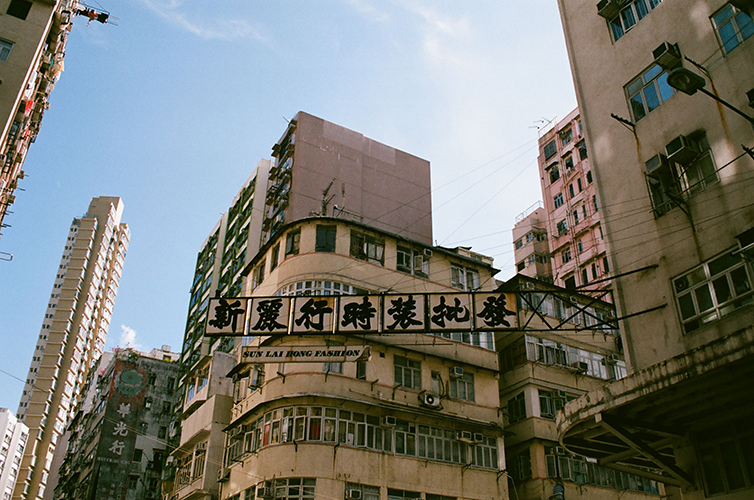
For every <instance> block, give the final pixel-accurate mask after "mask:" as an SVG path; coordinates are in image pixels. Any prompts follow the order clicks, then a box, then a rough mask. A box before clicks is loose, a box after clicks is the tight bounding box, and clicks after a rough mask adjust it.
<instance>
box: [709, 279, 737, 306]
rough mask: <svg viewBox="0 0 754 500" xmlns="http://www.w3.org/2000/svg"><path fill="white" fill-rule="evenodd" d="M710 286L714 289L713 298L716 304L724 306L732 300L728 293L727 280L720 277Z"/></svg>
mask: <svg viewBox="0 0 754 500" xmlns="http://www.w3.org/2000/svg"><path fill="white" fill-rule="evenodd" d="M712 286H713V287H714V288H715V298H716V299H717V304H718V305H720V304H724V303H726V302H728V301H729V300H731V299H732V298H733V295H732V294H731V293H730V286H729V285H728V278H727V277H726V276H721V277H719V278H717V279H716V280H715V281H713V282H712Z"/></svg>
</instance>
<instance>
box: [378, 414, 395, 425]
mask: <svg viewBox="0 0 754 500" xmlns="http://www.w3.org/2000/svg"><path fill="white" fill-rule="evenodd" d="M396 423H397V419H396V418H395V417H393V416H392V415H385V416H384V417H382V418H381V419H380V426H381V427H395V424H396Z"/></svg>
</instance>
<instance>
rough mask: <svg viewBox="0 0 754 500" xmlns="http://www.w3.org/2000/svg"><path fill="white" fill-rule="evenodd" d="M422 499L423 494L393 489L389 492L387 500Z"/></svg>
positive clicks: (389, 489)
mask: <svg viewBox="0 0 754 500" xmlns="http://www.w3.org/2000/svg"><path fill="white" fill-rule="evenodd" d="M420 498H421V493H416V492H414V491H403V490H394V489H393V488H388V490H387V500H419V499H420Z"/></svg>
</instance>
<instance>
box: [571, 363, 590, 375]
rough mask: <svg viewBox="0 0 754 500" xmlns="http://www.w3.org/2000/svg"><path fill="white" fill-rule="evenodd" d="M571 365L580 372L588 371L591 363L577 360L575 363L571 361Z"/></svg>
mask: <svg viewBox="0 0 754 500" xmlns="http://www.w3.org/2000/svg"><path fill="white" fill-rule="evenodd" d="M571 367H572V368H575V369H576V371H578V372H579V373H586V372H587V370H589V365H588V364H587V363H586V361H576V362H574V363H571Z"/></svg>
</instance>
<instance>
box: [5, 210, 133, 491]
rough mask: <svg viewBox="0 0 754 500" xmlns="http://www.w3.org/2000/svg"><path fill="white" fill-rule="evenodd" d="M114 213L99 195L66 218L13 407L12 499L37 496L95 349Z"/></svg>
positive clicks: (114, 245) (107, 313)
mask: <svg viewBox="0 0 754 500" xmlns="http://www.w3.org/2000/svg"><path fill="white" fill-rule="evenodd" d="M122 214H123V203H122V201H121V199H120V198H116V197H99V198H94V199H92V201H91V203H90V204H89V209H88V210H87V213H86V214H84V216H82V217H77V218H74V219H73V223H72V224H71V228H70V230H69V232H68V237H67V239H66V242H65V246H64V249H63V256H62V258H61V260H60V266H59V268H58V272H57V275H56V276H55V281H54V283H53V287H52V293H51V294H50V301H49V303H48V305H47V310H46V311H45V317H44V320H43V321H42V328H41V330H40V333H39V338H38V339H37V344H36V348H35V350H34V355H33V357H32V360H31V365H30V367H29V373H28V375H27V379H26V385H25V386H24V390H23V393H22V396H21V402H20V404H19V406H18V419H19V420H20V421H22V422H23V423H24V424H25V425H27V426H28V427H29V441H28V443H27V446H26V449H25V450H24V458H23V461H22V463H21V468H20V472H19V479H18V482H17V483H16V489H15V491H14V493H13V498H14V499H24V498H30V499H37V498H42V497H43V495H44V491H45V487H46V485H47V480H48V476H49V473H50V464H51V462H52V458H53V455H54V453H55V448H56V445H57V442H58V439H59V438H60V436H61V435H62V434H63V432H64V431H65V426H66V425H67V423H68V420H69V419H70V418H71V417H72V416H73V412H74V410H75V408H76V404H77V403H78V401H79V400H80V399H81V398H82V397H83V395H82V394H81V392H80V391H81V388H82V387H83V386H84V381H85V380H86V377H87V373H88V371H89V369H90V368H91V367H92V366H93V365H94V363H95V362H96V360H97V359H98V358H99V356H100V355H101V354H102V350H103V348H104V346H105V338H106V336H107V332H108V330H109V327H110V317H111V315H112V312H113V305H114V303H115V296H116V294H117V292H118V285H119V283H120V276H121V272H122V269H123V261H124V259H125V257H126V251H127V249H128V241H129V239H130V231H129V229H128V225H127V224H125V223H122V222H121V216H122Z"/></svg>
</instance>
